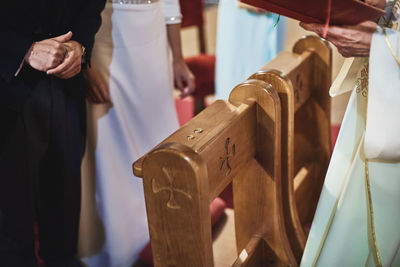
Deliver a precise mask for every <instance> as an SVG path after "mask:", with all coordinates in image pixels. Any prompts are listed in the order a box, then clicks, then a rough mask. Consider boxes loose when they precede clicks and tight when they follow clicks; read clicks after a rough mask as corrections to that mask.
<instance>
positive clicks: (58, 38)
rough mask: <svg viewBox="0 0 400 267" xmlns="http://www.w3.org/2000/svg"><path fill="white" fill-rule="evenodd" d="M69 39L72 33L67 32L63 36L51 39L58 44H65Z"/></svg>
mask: <svg viewBox="0 0 400 267" xmlns="http://www.w3.org/2000/svg"><path fill="white" fill-rule="evenodd" d="M71 37H72V32H71V31H69V32H67V33H65V34H63V35H60V36H57V37H54V38H52V40H55V41H57V42H60V43H65V42H67V41H69V40H71Z"/></svg>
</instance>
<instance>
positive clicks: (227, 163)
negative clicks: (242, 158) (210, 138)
mask: <svg viewBox="0 0 400 267" xmlns="http://www.w3.org/2000/svg"><path fill="white" fill-rule="evenodd" d="M230 140H231V139H230V138H229V137H228V138H227V139H226V142H225V156H224V157H220V158H219V159H220V161H221V164H220V167H219V169H220V170H222V168H223V167H224V165H225V163H226V167H227V168H228V170H227V171H226V173H225V176H228V175H229V174H230V173H231V171H232V168H231V165H230V163H229V159H230V158H233V157H235V154H236V145H235V144H233V145H232V153H229V142H230Z"/></svg>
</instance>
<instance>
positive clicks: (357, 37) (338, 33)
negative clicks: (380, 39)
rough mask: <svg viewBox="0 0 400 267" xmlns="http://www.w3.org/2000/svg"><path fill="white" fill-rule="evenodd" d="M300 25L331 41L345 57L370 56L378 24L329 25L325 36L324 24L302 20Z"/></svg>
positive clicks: (370, 22)
mask: <svg viewBox="0 0 400 267" xmlns="http://www.w3.org/2000/svg"><path fill="white" fill-rule="evenodd" d="M300 26H301V27H303V28H304V29H305V30H308V31H313V32H315V33H317V34H318V35H319V36H320V37H323V38H325V39H326V40H328V41H330V42H331V43H332V44H333V45H335V46H336V47H337V49H338V51H339V53H340V54H342V56H344V57H368V56H369V51H370V47H371V40H372V35H373V33H374V32H375V30H376V27H377V26H378V25H377V24H376V23H375V22H373V21H366V22H363V23H360V24H359V25H355V26H329V27H328V30H327V31H326V33H327V35H326V36H323V33H324V30H325V25H323V24H316V23H303V22H301V23H300Z"/></svg>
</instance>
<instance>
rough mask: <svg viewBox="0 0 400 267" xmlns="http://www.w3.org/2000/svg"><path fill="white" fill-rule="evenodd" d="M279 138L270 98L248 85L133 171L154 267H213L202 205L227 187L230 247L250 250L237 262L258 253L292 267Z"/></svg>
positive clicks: (264, 87)
mask: <svg viewBox="0 0 400 267" xmlns="http://www.w3.org/2000/svg"><path fill="white" fill-rule="evenodd" d="M280 136H281V133H280V103H279V98H278V95H277V93H276V92H275V91H274V90H272V88H271V86H270V85H269V84H267V83H265V82H262V81H257V80H249V81H246V82H244V83H242V84H240V85H239V86H237V87H236V88H235V89H234V90H233V92H232V94H231V97H230V102H225V101H217V102H215V103H214V104H212V105H211V106H210V107H208V108H207V109H206V110H204V111H203V112H201V113H200V114H199V115H198V116H196V117H195V118H194V119H192V120H191V121H190V122H188V123H187V124H185V125H184V126H183V127H182V128H181V129H179V130H178V131H177V132H175V133H174V134H172V135H171V136H170V137H168V138H167V139H166V140H165V141H164V142H163V143H162V144H161V145H160V146H158V147H157V148H156V149H154V150H153V151H151V152H150V153H148V154H147V155H146V156H145V157H144V158H142V159H140V160H139V161H138V162H136V163H135V164H134V173H135V175H136V176H139V177H143V185H144V191H145V198H146V208H147V214H148V222H149V230H150V238H151V244H152V250H153V255H154V256H153V258H154V263H155V266H202V267H203V266H213V251H212V243H211V225H210V211H209V204H210V202H211V201H212V200H213V199H214V198H215V197H216V196H218V195H219V194H220V192H221V191H222V190H223V189H224V188H225V187H226V186H227V185H228V184H229V183H230V182H232V180H233V188H234V205H235V218H241V219H239V220H237V219H236V220H235V226H236V240H237V247H238V250H239V251H241V250H243V249H245V248H246V247H247V248H250V250H249V251H247V254H248V255H250V256H248V257H242V259H243V262H246V260H248V259H250V258H252V257H251V255H252V254H253V253H256V252H257V251H258V247H265V248H266V249H267V251H268V253H269V255H272V256H273V259H271V260H275V261H277V262H280V263H281V264H282V265H291V264H294V263H295V260H294V256H293V254H292V252H291V248H290V246H289V241H288V239H287V236H286V232H285V229H284V222H283V207H282V196H281V191H282V190H281V174H280V172H281V166H280V153H281V143H280ZM264 241H265V242H264ZM232 263H233V261H232ZM232 263H231V264H232ZM243 264H244V263H243ZM237 266H241V264H239V263H237ZM242 266H245V265H242Z"/></svg>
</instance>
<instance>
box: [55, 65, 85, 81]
mask: <svg viewBox="0 0 400 267" xmlns="http://www.w3.org/2000/svg"><path fill="white" fill-rule="evenodd" d="M79 72H81V64H80V63H79V62H76V61H75V62H74V63H72V64H71V65H70V66H69V67H68V68H67V69H66V70H64V71H62V72H60V73H58V74H55V76H57V77H59V78H61V79H69V78H72V77H74V76H75V75H77V74H78V73H79Z"/></svg>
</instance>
